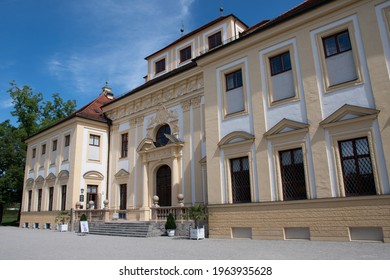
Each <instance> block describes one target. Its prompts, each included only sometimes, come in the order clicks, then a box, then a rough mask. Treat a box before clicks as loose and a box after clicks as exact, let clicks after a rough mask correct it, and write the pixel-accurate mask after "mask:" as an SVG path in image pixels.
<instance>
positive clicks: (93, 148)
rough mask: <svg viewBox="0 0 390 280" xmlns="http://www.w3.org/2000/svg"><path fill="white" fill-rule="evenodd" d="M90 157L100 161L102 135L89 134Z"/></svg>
mask: <svg viewBox="0 0 390 280" xmlns="http://www.w3.org/2000/svg"><path fill="white" fill-rule="evenodd" d="M88 159H89V160H94V161H100V136H98V135H93V134H90V135H89V147H88Z"/></svg>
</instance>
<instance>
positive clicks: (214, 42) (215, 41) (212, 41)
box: [208, 31, 222, 50]
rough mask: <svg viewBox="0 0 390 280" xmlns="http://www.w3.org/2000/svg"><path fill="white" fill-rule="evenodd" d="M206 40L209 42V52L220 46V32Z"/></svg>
mask: <svg viewBox="0 0 390 280" xmlns="http://www.w3.org/2000/svg"><path fill="white" fill-rule="evenodd" d="M208 40H209V50H212V49H214V48H216V47H218V46H220V45H222V34H221V31H219V32H217V33H214V34H213V35H211V36H209V38H208Z"/></svg>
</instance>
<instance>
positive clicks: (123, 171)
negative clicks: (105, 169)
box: [115, 168, 130, 178]
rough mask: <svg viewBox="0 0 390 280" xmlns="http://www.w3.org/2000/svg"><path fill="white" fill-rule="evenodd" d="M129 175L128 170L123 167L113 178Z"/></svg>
mask: <svg viewBox="0 0 390 280" xmlns="http://www.w3.org/2000/svg"><path fill="white" fill-rule="evenodd" d="M129 175H130V173H129V172H127V171H126V170H124V169H123V168H122V169H121V170H119V171H118V172H117V173H116V174H115V178H123V177H128V176H129Z"/></svg>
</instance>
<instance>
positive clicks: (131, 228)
mask: <svg viewBox="0 0 390 280" xmlns="http://www.w3.org/2000/svg"><path fill="white" fill-rule="evenodd" d="M77 231H78V229H76V232H77ZM89 234H97V235H108V236H123V237H152V236H159V235H161V231H160V230H159V229H158V228H155V226H154V225H153V224H151V223H147V222H117V223H115V222H111V223H105V222H92V223H89Z"/></svg>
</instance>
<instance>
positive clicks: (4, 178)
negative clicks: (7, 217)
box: [0, 120, 26, 223]
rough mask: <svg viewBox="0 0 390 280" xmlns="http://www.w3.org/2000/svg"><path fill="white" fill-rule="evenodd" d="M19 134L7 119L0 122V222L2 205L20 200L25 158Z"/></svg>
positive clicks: (23, 145) (24, 149) (24, 145)
mask: <svg viewBox="0 0 390 280" xmlns="http://www.w3.org/2000/svg"><path fill="white" fill-rule="evenodd" d="M23 134H24V133H23ZM21 135H22V134H21V131H20V130H19V129H18V128H16V127H14V126H12V125H11V124H10V121H9V120H6V121H4V122H2V123H0V155H1V156H0V223H1V221H2V216H3V215H2V213H3V208H4V205H6V204H9V203H12V202H18V201H20V200H21V194H22V188H23V178H24V164H25V158H26V144H25V143H24V142H23V141H22V137H21Z"/></svg>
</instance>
